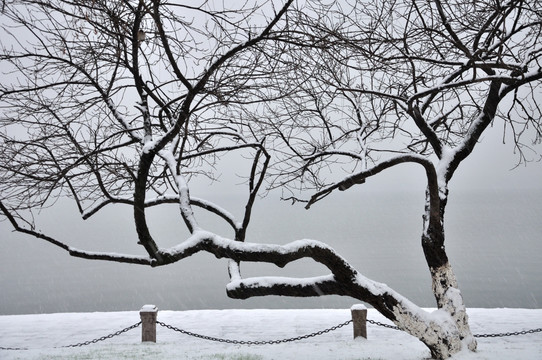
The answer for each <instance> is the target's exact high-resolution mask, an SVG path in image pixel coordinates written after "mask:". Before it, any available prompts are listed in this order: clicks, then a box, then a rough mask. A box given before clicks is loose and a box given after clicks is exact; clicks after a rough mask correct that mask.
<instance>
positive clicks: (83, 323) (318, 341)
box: [0, 309, 542, 360]
mask: <svg viewBox="0 0 542 360" xmlns="http://www.w3.org/2000/svg"><path fill="white" fill-rule="evenodd" d="M469 315H470V319H471V326H472V329H473V332H474V333H475V334H486V333H506V332H516V331H521V330H529V329H537V328H540V327H542V309H540V310H538V309H537V310H525V309H470V310H469ZM368 318H369V319H371V320H374V321H379V322H386V323H387V321H386V320H385V319H384V318H383V317H382V316H381V315H379V314H378V313H377V312H375V311H374V310H371V309H369V313H368ZM349 319H350V310H198V311H183V312H174V311H159V313H158V321H162V322H164V323H166V324H169V325H172V326H175V327H177V328H181V329H184V330H187V331H191V332H194V333H198V334H203V335H207V336H212V337H218V338H227V339H237V340H253V341H254V340H258V341H259V340H276V339H284V338H291V337H297V336H302V335H306V334H310V333H314V332H317V331H320V330H324V329H327V328H330V327H332V326H335V325H338V324H340V323H343V322H345V321H347V320H349ZM138 321H139V313H138V312H137V311H130V312H110V313H68V314H45V315H16V316H0V347H4V348H5V347H13V348H16V347H20V348H23V347H24V348H28V349H29V350H0V359H221V360H229V359H231V360H256V359H280V360H283V359H371V360H373V359H404V360H408V359H412V360H420V359H425V358H428V357H429V352H428V350H427V349H426V348H425V347H424V346H423V344H421V343H420V342H419V341H418V340H416V339H415V338H413V337H411V336H409V335H406V334H405V333H402V332H400V331H396V330H392V329H387V328H384V327H380V326H376V325H371V324H369V325H368V329H367V330H368V339H367V340H365V339H357V340H353V339H352V325H351V324H349V325H347V326H344V327H342V328H339V329H337V330H335V331H332V332H329V333H325V334H323V335H320V336H317V337H311V338H308V339H305V340H301V341H297V342H288V343H282V344H278V345H251V346H247V345H232V344H226V343H220V342H212V341H208V340H203V339H198V338H195V337H190V336H187V335H184V334H181V333H178V332H175V331H173V330H170V329H167V328H164V327H161V326H158V327H157V343H156V344H154V343H143V344H142V343H141V342H140V341H141V327H138V328H136V329H133V330H130V331H128V332H126V333H123V334H121V335H119V336H115V337H114V338H111V339H108V340H106V341H102V342H99V343H96V344H91V345H87V346H83V347H78V348H56V347H61V346H64V345H70V344H76V343H80V342H85V341H88V340H93V339H95V338H100V337H102V336H106V335H108V334H111V333H114V332H116V331H118V330H121V329H124V328H126V327H128V326H130V325H133V324H135V323H137V322H138ZM478 344H479V345H478V348H479V351H478V353H476V354H466V353H461V354H458V355H456V356H455V357H454V359H461V360H471V359H492V360H494V359H537V360H538V359H542V333H541V332H538V333H534V334H528V335H520V336H509V337H498V338H479V339H478Z"/></svg>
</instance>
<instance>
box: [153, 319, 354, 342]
mask: <svg viewBox="0 0 542 360" xmlns="http://www.w3.org/2000/svg"><path fill="white" fill-rule="evenodd" d="M352 321H353V320H348V321H345V322H343V323H342V324H339V325H336V326H332V327H330V328H328V329H325V330H321V331H317V332H313V333H311V334H307V335H302V336H296V337H293V338H288V339H281V340H268V341H265V340H264V341H251V340H246V341H245V340H231V339H221V338H216V337H212V336H206V335H200V334H196V333H193V332H190V331H186V330H183V329H179V328H176V327H175V326H171V325H167V324H164V323H163V322H161V321H157V322H156V323H157V324H158V325H160V326H163V327H165V328H167V329H170V330H173V331H177V332H180V333H182V334H185V335H189V336H193V337H197V338H200V339H204V340H210V341H217V342H222V343H228V344H236V345H273V344H281V343H286V342H293V341H299V340H304V339H308V338H311V337H315V336H319V335H323V334H326V333H328V332H331V331H334V330H337V329H339V328H342V327H343V326H346V325H348V324H350V323H351V322H352Z"/></svg>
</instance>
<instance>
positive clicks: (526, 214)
mask: <svg viewBox="0 0 542 360" xmlns="http://www.w3.org/2000/svg"><path fill="white" fill-rule="evenodd" d="M345 196H346V198H347V199H348V201H344V200H345ZM541 198H542V191H540V190H532V191H526V190H521V191H519V190H517V191H514V190H499V191H496V190H476V191H461V192H455V193H453V192H451V194H450V200H449V203H448V208H447V213H446V223H445V227H446V238H447V240H446V244H447V251H448V255H449V257H450V261H451V262H452V265H453V267H454V270H455V271H456V274H457V277H458V280H459V283H460V288H461V290H462V292H463V294H464V297H465V301H466V303H467V306H470V307H491V308H493V307H523V308H539V307H540V306H541V304H542V286H541V285H542V270H541V267H540V263H541V259H542V255H541V254H542V242H541V241H540V236H541V235H542V221H541V219H542V203H541V202H540V201H539V200H537V199H541ZM236 201H238V200H236V197H235V196H233V195H220V196H218V197H217V198H216V202H217V203H218V205H221V206H223V207H225V208H230V207H229V206H228V205H229V204H234V203H235V202H236ZM423 202H424V199H423V194H420V192H419V191H418V192H398V193H385V192H359V193H356V192H354V193H353V194H349V195H345V194H340V195H337V196H331V197H329V198H328V199H326V200H325V201H323V202H322V203H321V204H317V205H316V206H314V207H313V208H312V209H311V210H309V211H307V210H304V209H303V208H302V206H300V205H299V204H298V205H296V206H290V205H289V204H287V203H284V202H279V201H276V200H274V199H271V198H270V199H263V200H262V201H261V202H260V203H259V204H258V205H257V207H256V209H255V210H254V211H255V212H254V218H253V220H252V225H251V226H250V228H249V231H248V236H247V241H251V242H257V243H278V244H285V243H287V242H290V241H293V240H298V239H303V238H311V239H315V240H320V241H323V242H326V243H328V244H330V245H331V246H332V247H334V249H335V250H336V251H337V252H338V253H339V254H341V255H342V256H344V257H345V258H346V259H347V260H349V261H350V262H351V264H352V265H353V266H354V267H355V268H356V269H358V270H359V271H360V272H361V273H362V274H363V275H365V276H367V277H369V278H371V279H373V280H376V281H380V282H384V283H386V284H388V285H390V286H391V287H392V288H394V289H395V290H397V291H398V292H400V293H401V294H403V295H405V296H406V297H408V298H410V299H411V300H412V301H414V302H415V303H417V304H418V305H421V306H426V307H433V306H435V303H434V299H433V295H432V293H431V282H430V277H429V273H428V270H427V266H426V264H425V260H424V258H423V253H422V249H421V245H420V235H421V228H422V221H421V216H422V212H423V205H424V204H423ZM70 206H71V205H70ZM233 208H235V206H234V207H233ZM120 209H123V210H119V208H115V209H114V210H111V211H110V212H109V213H107V211H106V212H105V213H104V214H101V215H99V216H98V217H97V218H96V219H95V220H94V222H91V223H89V224H86V223H82V222H80V221H78V220H77V216H76V214H74V213H73V209H71V208H70V207H68V206H67V205H63V204H60V205H59V206H57V207H56V208H54V209H51V211H49V212H47V211H44V212H43V214H41V215H42V216H43V217H44V218H45V220H44V223H45V224H51V225H49V228H47V229H46V230H47V232H52V233H55V235H56V236H58V238H61V239H69V241H68V242H69V243H70V245H72V246H76V247H79V248H82V249H85V250H95V251H116V252H126V253H131V254H141V255H143V254H144V252H143V248H142V247H141V246H138V245H136V240H135V230H134V229H133V225H132V224H131V213H130V209H129V208H128V207H125V208H122V207H121V208H120ZM167 210H168V211H160V212H153V211H151V212H150V214H149V216H150V217H151V219H152V224H153V227H152V228H151V231H152V232H153V234H155V236H156V238H157V239H158V241H159V242H160V245H161V246H163V247H167V246H172V245H174V244H176V243H177V242H178V240H179V239H182V238H183V237H184V236H186V233H185V232H183V231H184V230H183V228H182V227H181V224H180V223H179V218H178V212H177V209H176V207H175V206H173V205H172V206H171V208H168V209H167ZM119 211H120V212H119ZM122 211H126V214H125V215H123V212H122ZM234 213H235V212H234ZM119 214H120V216H119ZM236 215H240V214H236ZM200 218H201V219H203V221H202V225H203V226H204V227H207V228H210V229H211V230H215V231H217V232H218V233H219V234H221V235H223V236H229V237H231V236H232V234H231V231H230V230H229V229H228V228H227V227H226V226H225V225H224V224H223V223H220V222H216V221H215V220H214V219H213V218H212V217H210V216H209V215H206V214H200ZM44 231H45V229H44ZM0 234H1V237H2V239H1V241H0V264H1V265H0V266H1V272H0V288H1V289H2V291H1V292H0V314H23V313H51V312H78V311H114V310H137V309H139V308H140V307H141V306H142V305H144V304H147V303H152V304H155V305H157V306H158V307H159V308H160V309H164V310H165V309H171V310H188V309H224V308H348V307H350V306H351V305H352V304H354V303H357V302H358V301H356V300H355V299H351V298H344V297H338V296H331V297H329V296H328V297H321V298H308V299H307V298H303V299H296V298H286V297H263V298H253V299H248V300H232V299H229V298H228V297H227V296H226V291H225V285H226V284H227V282H228V275H227V261H226V260H224V259H216V258H214V257H213V256H211V255H209V254H196V255H195V256H193V257H191V258H189V259H186V260H184V261H181V262H179V263H176V264H172V265H168V266H165V267H161V268H150V267H145V266H140V265H127V264H116V263H108V262H103V261H89V260H83V259H77V258H72V257H70V256H68V255H67V253H66V252H64V251H63V250H60V249H57V248H55V247H54V246H52V245H50V244H47V243H45V242H42V241H40V240H36V239H33V238H30V237H27V236H23V235H21V234H17V233H13V232H11V229H10V228H9V224H8V223H7V222H2V223H0ZM242 272H243V276H245V277H248V276H265V275H285V276H288V275H290V276H291V275H295V276H300V277H305V276H318V275H325V274H327V273H329V271H328V270H327V269H325V268H323V267H322V266H320V265H317V264H314V263H313V262H311V261H309V260H303V261H300V262H297V263H295V264H291V265H288V266H286V267H285V268H284V269H277V268H276V267H275V266H273V265H268V264H247V263H243V264H242Z"/></svg>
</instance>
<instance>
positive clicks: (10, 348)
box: [0, 321, 141, 350]
mask: <svg viewBox="0 0 542 360" xmlns="http://www.w3.org/2000/svg"><path fill="white" fill-rule="evenodd" d="M139 325H141V321H140V322H138V323H136V324H134V325H132V326H128V327H127V328H124V329H122V330H119V331H117V332H114V333H112V334H109V335H106V336H102V337H99V338H96V339H94V340H89V341H85V342H81V343H77V344H72V345H64V346H57V347H55V349H64V348H74V347H81V346H86V345H90V344H96V343H97V342H100V341H104V340H107V339H111V338H112V337H115V336H118V335H120V334H124V333H125V332H127V331H130V330H132V329H135V328H136V327H138V326H139ZM0 350H30V349H29V348H18V347H1V346H0Z"/></svg>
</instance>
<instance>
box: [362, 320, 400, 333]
mask: <svg viewBox="0 0 542 360" xmlns="http://www.w3.org/2000/svg"><path fill="white" fill-rule="evenodd" d="M367 322H368V323H369V324H373V325H378V326H382V327H385V328H388V329H393V330H399V331H400V330H401V329H399V328H398V327H397V326H393V325H388V324H384V323H381V322H378V321H374V320H369V319H367Z"/></svg>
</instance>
